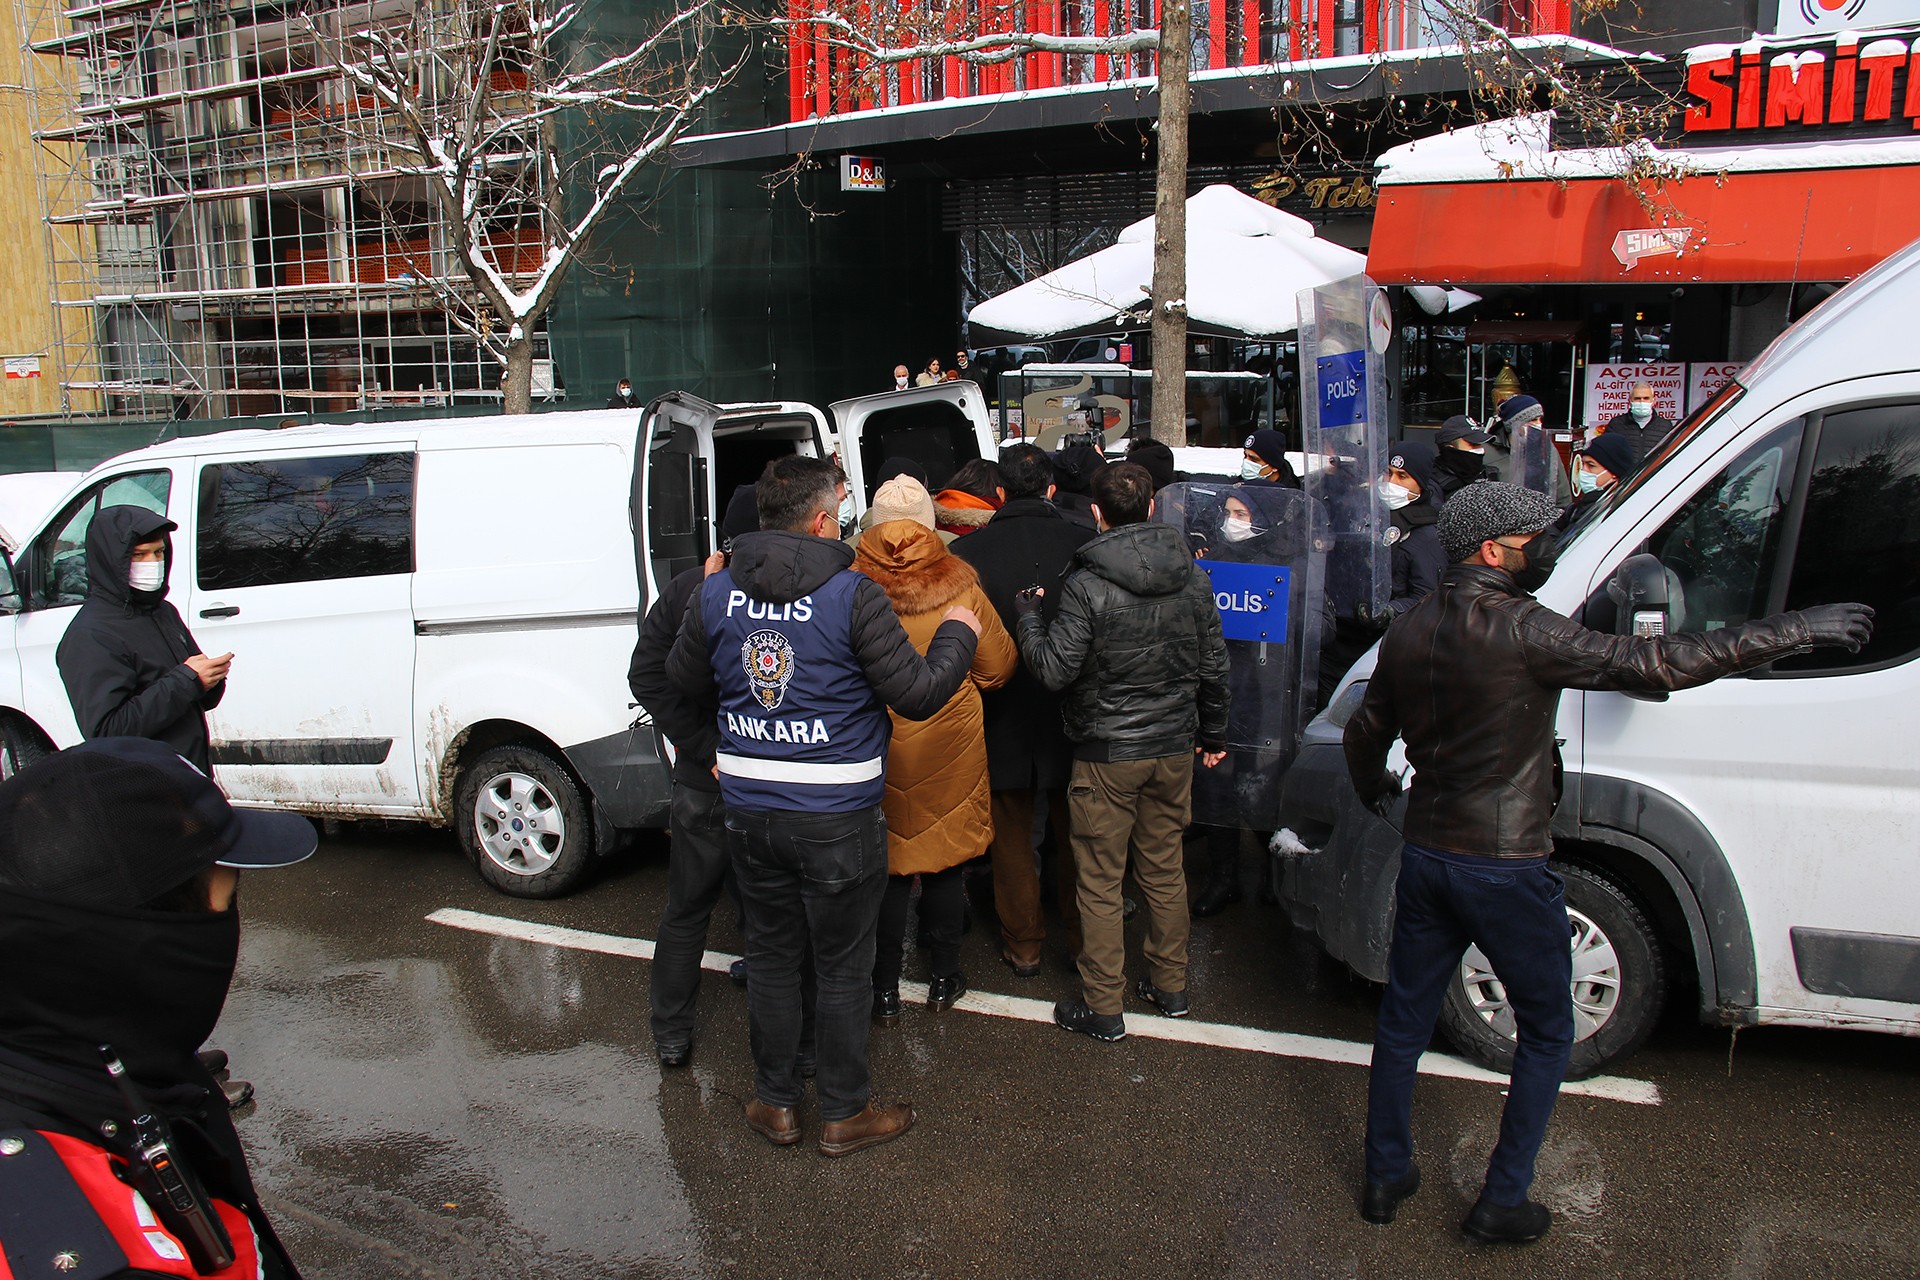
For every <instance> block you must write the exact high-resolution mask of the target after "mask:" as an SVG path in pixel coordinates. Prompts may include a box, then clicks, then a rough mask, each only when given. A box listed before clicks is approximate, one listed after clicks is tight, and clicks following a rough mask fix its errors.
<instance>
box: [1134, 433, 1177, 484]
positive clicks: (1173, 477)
mask: <svg viewBox="0 0 1920 1280" xmlns="http://www.w3.org/2000/svg"><path fill="white" fill-rule="evenodd" d="M1127 461H1128V462H1137V463H1139V464H1140V465H1141V466H1143V467H1145V468H1146V469H1147V474H1148V475H1150V476H1152V477H1153V491H1154V492H1155V493H1158V492H1160V490H1162V489H1164V488H1166V487H1167V486H1168V485H1170V484H1176V483H1178V482H1179V481H1181V480H1185V479H1186V478H1187V477H1186V476H1185V475H1183V474H1182V473H1181V471H1180V469H1179V466H1178V464H1177V463H1176V462H1175V461H1174V457H1173V450H1172V449H1171V448H1169V447H1168V445H1167V443H1166V442H1165V441H1164V440H1154V439H1151V438H1146V437H1142V438H1139V439H1135V440H1133V441H1131V442H1129V443H1128V445H1127Z"/></svg>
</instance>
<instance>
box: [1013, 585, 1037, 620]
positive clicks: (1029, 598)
mask: <svg viewBox="0 0 1920 1280" xmlns="http://www.w3.org/2000/svg"><path fill="white" fill-rule="evenodd" d="M1040 602H1041V596H1040V588H1038V587H1022V588H1020V589H1019V590H1018V591H1016V592H1014V593H1013V611H1014V613H1015V614H1016V615H1018V616H1019V617H1022V618H1031V617H1032V616H1033V615H1034V614H1036V613H1039V612H1040Z"/></svg>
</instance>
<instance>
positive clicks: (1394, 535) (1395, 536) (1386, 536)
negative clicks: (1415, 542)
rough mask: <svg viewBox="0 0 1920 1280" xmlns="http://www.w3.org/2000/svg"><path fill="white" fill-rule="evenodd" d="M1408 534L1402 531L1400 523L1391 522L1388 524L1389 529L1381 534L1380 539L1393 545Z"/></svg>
mask: <svg viewBox="0 0 1920 1280" xmlns="http://www.w3.org/2000/svg"><path fill="white" fill-rule="evenodd" d="M1406 536H1407V535H1406V534H1404V533H1402V532H1401V531H1400V526H1399V525H1397V524H1390V525H1388V526H1387V531H1386V532H1385V533H1383V534H1381V535H1380V540H1381V541H1382V542H1384V543H1386V544H1387V545H1388V546H1392V545H1393V544H1394V543H1396V542H1398V541H1400V539H1402V538H1404V537H1406Z"/></svg>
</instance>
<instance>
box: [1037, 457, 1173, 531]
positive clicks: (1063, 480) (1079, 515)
mask: <svg viewBox="0 0 1920 1280" xmlns="http://www.w3.org/2000/svg"><path fill="white" fill-rule="evenodd" d="M1106 465H1107V458H1106V455H1105V454H1103V453H1101V452H1100V451H1099V450H1098V449H1096V448H1094V447H1093V446H1092V445H1090V444H1076V445H1069V446H1068V447H1067V448H1065V449H1062V450H1060V452H1058V453H1056V454H1054V455H1053V479H1054V495H1053V501H1054V505H1055V506H1057V507H1059V508H1060V509H1061V510H1062V511H1064V512H1066V513H1067V515H1068V516H1069V517H1070V518H1073V519H1078V520H1082V521H1084V522H1085V523H1087V524H1089V525H1091V524H1092V523H1093V478H1094V477H1095V476H1097V475H1099V474H1100V472H1101V471H1102V470H1104V469H1105V468H1106ZM1149 475H1151V473H1149Z"/></svg>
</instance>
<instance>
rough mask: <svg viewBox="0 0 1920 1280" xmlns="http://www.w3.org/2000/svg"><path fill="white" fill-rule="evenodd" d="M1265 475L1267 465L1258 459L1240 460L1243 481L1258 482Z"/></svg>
mask: <svg viewBox="0 0 1920 1280" xmlns="http://www.w3.org/2000/svg"><path fill="white" fill-rule="evenodd" d="M1265 474H1267V464H1266V463H1264V462H1261V461H1260V460H1259V459H1258V458H1242V459H1241V460H1240V478H1241V479H1242V480H1258V479H1259V478H1260V477H1261V476H1264V475H1265Z"/></svg>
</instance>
